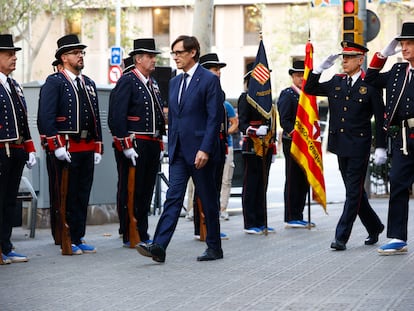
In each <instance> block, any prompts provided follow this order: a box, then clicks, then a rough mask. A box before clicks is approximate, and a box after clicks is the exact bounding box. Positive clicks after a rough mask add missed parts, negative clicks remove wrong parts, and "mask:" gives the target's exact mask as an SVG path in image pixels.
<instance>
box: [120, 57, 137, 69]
mask: <svg viewBox="0 0 414 311" xmlns="http://www.w3.org/2000/svg"><path fill="white" fill-rule="evenodd" d="M123 62H124V70H123V71H122V72H123V73H127V72H128V71H130V70H131V69H132V68H134V61H133V60H132V57H131V56H128V57H127V58H124V60H123Z"/></svg>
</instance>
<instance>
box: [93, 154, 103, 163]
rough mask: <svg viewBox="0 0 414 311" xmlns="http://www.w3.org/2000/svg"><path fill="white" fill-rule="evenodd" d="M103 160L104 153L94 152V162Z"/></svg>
mask: <svg viewBox="0 0 414 311" xmlns="http://www.w3.org/2000/svg"><path fill="white" fill-rule="evenodd" d="M101 160H102V155H101V154H100V153H96V152H95V154H94V163H95V164H99V163H101Z"/></svg>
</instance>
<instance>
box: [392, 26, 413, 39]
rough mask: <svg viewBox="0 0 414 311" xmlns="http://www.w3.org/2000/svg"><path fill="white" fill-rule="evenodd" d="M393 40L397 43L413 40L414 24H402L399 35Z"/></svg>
mask: <svg viewBox="0 0 414 311" xmlns="http://www.w3.org/2000/svg"><path fill="white" fill-rule="evenodd" d="M395 39H396V40H398V41H401V40H414V23H412V22H410V23H404V24H403V25H402V30H401V35H400V36H398V37H397V38H395Z"/></svg>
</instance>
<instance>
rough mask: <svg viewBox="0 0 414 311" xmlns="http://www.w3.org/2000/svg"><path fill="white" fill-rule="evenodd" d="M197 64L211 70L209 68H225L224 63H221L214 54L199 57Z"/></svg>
mask: <svg viewBox="0 0 414 311" xmlns="http://www.w3.org/2000/svg"><path fill="white" fill-rule="evenodd" d="M199 63H200V65H201V66H203V67H204V68H207V69H209V68H211V67H220V68H223V67H226V66H227V64H226V63H221V62H220V61H219V59H218V56H217V54H216V53H208V54H205V55H203V56H201V57H200V59H199Z"/></svg>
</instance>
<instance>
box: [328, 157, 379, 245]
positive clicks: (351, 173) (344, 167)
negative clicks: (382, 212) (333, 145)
mask: <svg viewBox="0 0 414 311" xmlns="http://www.w3.org/2000/svg"><path fill="white" fill-rule="evenodd" d="M368 159H369V154H368V155H366V156H362V157H340V156H338V164H339V170H340V172H341V176H342V180H343V182H344V185H345V192H346V198H345V204H344V208H343V211H342V215H341V217H340V218H339V221H338V224H337V226H336V233H335V238H336V240H338V241H341V242H343V243H347V242H348V240H349V237H350V236H351V231H352V226H353V224H354V221H355V219H356V217H357V216H359V218H360V220H361V222H362V224H363V225H364V227H365V228H366V229H367V231H368V234H369V235H371V234H372V235H374V234H377V233H378V232H379V230H380V228H381V226H382V223H381V220H380V219H379V217H378V215H377V214H376V213H375V211H374V210H373V209H372V207H371V205H370V204H369V201H368V196H367V193H366V192H365V188H364V181H365V177H366V172H367V167H368Z"/></svg>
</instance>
